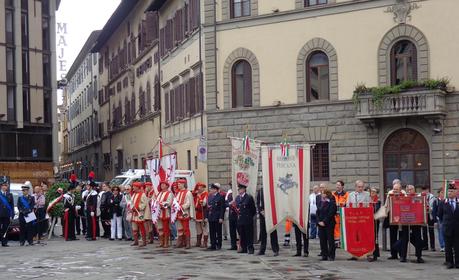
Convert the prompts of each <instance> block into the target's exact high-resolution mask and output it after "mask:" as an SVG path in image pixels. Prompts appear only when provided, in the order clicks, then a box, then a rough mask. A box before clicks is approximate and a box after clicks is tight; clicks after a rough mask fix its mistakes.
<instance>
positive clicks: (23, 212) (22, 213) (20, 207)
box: [18, 195, 35, 217]
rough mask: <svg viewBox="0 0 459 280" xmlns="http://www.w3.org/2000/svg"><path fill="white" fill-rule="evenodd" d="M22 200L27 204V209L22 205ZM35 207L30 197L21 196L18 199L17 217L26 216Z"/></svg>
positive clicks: (33, 200) (32, 198) (33, 199)
mask: <svg viewBox="0 0 459 280" xmlns="http://www.w3.org/2000/svg"><path fill="white" fill-rule="evenodd" d="M23 198H25V199H26V200H27V202H28V203H29V208H27V207H26V206H25V205H24V203H23V202H22V200H23ZM34 206H35V198H34V197H33V196H31V195H26V196H21V197H19V199H18V210H19V217H21V216H22V217H24V216H27V215H28V214H29V213H31V212H32V211H33V208H34Z"/></svg>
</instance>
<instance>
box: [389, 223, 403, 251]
mask: <svg viewBox="0 0 459 280" xmlns="http://www.w3.org/2000/svg"><path fill="white" fill-rule="evenodd" d="M389 233H390V236H389V240H390V255H391V257H393V258H397V257H398V253H399V252H400V251H401V243H400V241H399V230H398V226H395V225H394V226H389Z"/></svg>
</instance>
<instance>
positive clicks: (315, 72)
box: [306, 51, 330, 102]
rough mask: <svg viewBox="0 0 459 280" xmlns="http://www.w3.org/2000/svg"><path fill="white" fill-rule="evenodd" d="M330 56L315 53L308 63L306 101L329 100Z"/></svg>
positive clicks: (319, 52) (318, 52)
mask: <svg viewBox="0 0 459 280" xmlns="http://www.w3.org/2000/svg"><path fill="white" fill-rule="evenodd" d="M329 73H330V71H329V64H328V56H327V55H326V54H325V53H324V52H321V51H316V52H313V53H312V54H310V55H309V57H308V59H307V61H306V86H307V87H306V101H307V102H311V101H315V100H321V99H329V96H330V75H329Z"/></svg>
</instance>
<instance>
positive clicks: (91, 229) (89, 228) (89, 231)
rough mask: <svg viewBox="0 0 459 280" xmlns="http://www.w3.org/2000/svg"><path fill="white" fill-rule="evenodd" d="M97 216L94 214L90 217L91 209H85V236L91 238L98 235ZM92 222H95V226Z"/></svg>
mask: <svg viewBox="0 0 459 280" xmlns="http://www.w3.org/2000/svg"><path fill="white" fill-rule="evenodd" d="M97 218H98V217H97V216H95V215H94V217H91V211H88V210H87V211H86V238H91V239H93V238H94V236H95V237H98V236H99V221H98V219H97ZM94 220H95V222H94ZM93 223H95V226H94V225H93ZM94 233H95V234H94Z"/></svg>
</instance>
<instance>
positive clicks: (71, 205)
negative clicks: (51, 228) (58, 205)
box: [64, 193, 75, 214]
mask: <svg viewBox="0 0 459 280" xmlns="http://www.w3.org/2000/svg"><path fill="white" fill-rule="evenodd" d="M64 209H69V210H68V211H71V212H72V214H75V195H74V194H72V193H66V194H64Z"/></svg>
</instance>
